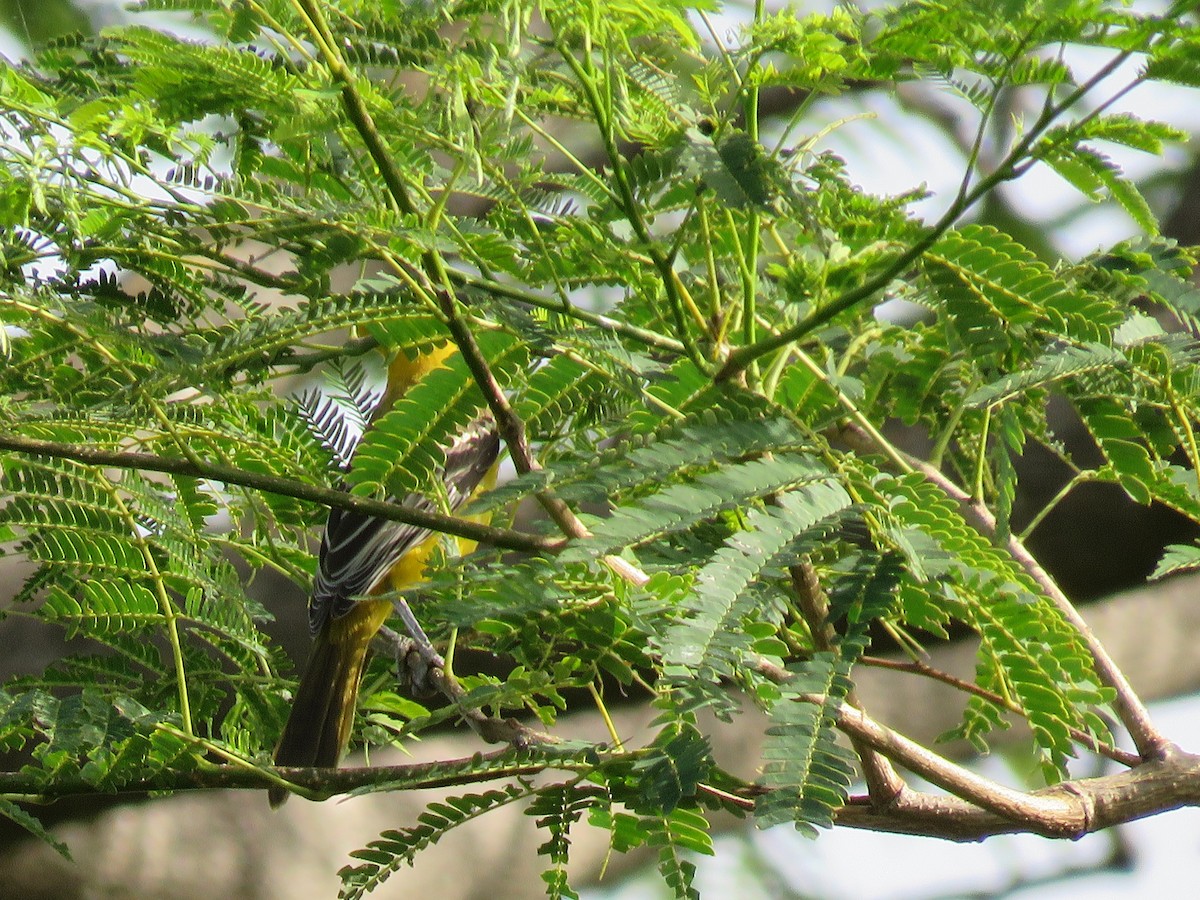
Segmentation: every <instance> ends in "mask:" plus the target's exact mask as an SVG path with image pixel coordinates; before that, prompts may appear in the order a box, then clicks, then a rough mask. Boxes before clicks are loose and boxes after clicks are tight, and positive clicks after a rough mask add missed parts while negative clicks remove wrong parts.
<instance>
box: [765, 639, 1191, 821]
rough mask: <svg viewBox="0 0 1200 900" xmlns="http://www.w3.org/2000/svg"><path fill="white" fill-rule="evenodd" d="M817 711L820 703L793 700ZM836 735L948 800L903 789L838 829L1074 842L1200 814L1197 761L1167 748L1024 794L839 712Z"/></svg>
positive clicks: (783, 674) (856, 807) (780, 673)
mask: <svg viewBox="0 0 1200 900" xmlns="http://www.w3.org/2000/svg"><path fill="white" fill-rule="evenodd" d="M755 668H756V669H757V670H758V671H759V672H760V673H761V674H763V675H765V676H766V677H768V678H770V679H771V680H773V681H777V682H781V683H782V682H786V681H788V680H790V679H791V678H792V677H793V676H792V674H791V673H790V672H788V671H787V670H786V669H783V668H781V667H779V666H777V665H775V664H774V663H772V662H769V661H767V660H765V659H760V660H759V661H758V662H757V664H756V666H755ZM801 700H803V701H804V702H809V703H815V704H822V703H823V702H824V698H823V697H820V696H816V695H814V696H811V697H809V696H804V697H801ZM836 725H837V728H838V729H839V730H840V731H842V732H843V733H844V734H846V735H847V736H849V737H851V738H854V739H857V740H859V741H862V742H863V743H865V744H867V745H869V746H870V747H872V748H873V749H875V750H876V751H878V752H879V753H881V754H883V755H884V756H886V757H887V758H888V759H891V760H892V761H894V762H896V763H899V764H900V765H902V766H904V767H905V768H907V769H909V770H910V771H912V772H914V773H915V774H917V775H920V776H921V777H922V778H924V779H925V780H927V781H929V782H932V783H933V784H935V785H937V786H938V787H940V788H943V789H944V790H946V791H948V792H950V793H951V794H952V795H953V796H950V797H943V796H938V795H933V794H928V793H923V792H920V791H914V790H912V789H910V788H907V787H906V788H905V789H904V790H902V791H901V792H900V793H899V794H897V795H896V797H895V798H894V799H893V800H892V802H891V803H890V804H889V805H888V806H887V807H880V806H879V805H878V804H877V803H875V801H874V798H871V799H870V800H868V801H864V802H861V803H852V804H851V805H849V806H847V807H845V808H844V809H842V810H841V811H839V813H838V816H837V822H838V824H842V825H849V826H851V827H856V828H870V829H873V830H876V831H896V832H901V833H905V834H917V835H925V836H928V837H943V838H948V839H951V840H980V839H982V838H984V837H988V836H990V835H993V834H1002V833H1015V832H1032V833H1034V834H1040V835H1043V836H1045V837H1056V838H1077V837H1080V836H1082V835H1084V834H1088V833H1090V832H1093V831H1099V830H1101V829H1104V828H1110V827H1112V826H1113V825H1119V824H1121V823H1122V822H1129V821H1132V820H1133V819H1139V818H1143V817H1145V816H1149V815H1154V814H1156V813H1160V812H1166V811H1168V810H1172V809H1178V808H1180V807H1183V806H1200V756H1197V755H1195V754H1190V753H1184V752H1182V751H1180V750H1179V749H1178V748H1176V747H1174V746H1168V747H1167V748H1165V749H1164V751H1163V752H1162V753H1161V754H1160V755H1159V757H1158V758H1157V759H1155V760H1153V761H1150V762H1144V763H1142V764H1141V765H1139V766H1137V767H1136V768H1133V769H1129V770H1127V771H1123V772H1119V773H1117V774H1115V775H1106V776H1101V777H1098V778H1085V779H1079V780H1076V781H1067V782H1063V783H1062V784H1059V785H1055V786H1054V787H1051V788H1046V789H1044V790H1040V791H1034V792H1032V793H1025V792H1022V791H1018V790H1014V789H1012V788H1008V787H1004V786H1003V785H1000V784H997V783H995V782H993V781H990V780H989V779H986V778H983V777H982V776H980V775H976V774H975V773H974V772H971V771H970V770H968V769H965V768H963V767H962V766H959V765H956V764H954V763H952V762H950V761H949V760H947V759H945V758H944V757H941V756H939V755H938V754H936V753H934V752H933V751H931V750H929V749H928V748H926V747H923V746H922V745H920V744H918V743H916V742H915V741H912V740H910V739H908V738H906V737H904V736H903V735H901V734H899V733H897V732H895V731H892V730H891V729H889V728H886V727H885V726H883V725H880V724H879V723H878V722H875V721H874V720H872V719H871V718H870V717H869V716H867V715H866V714H864V713H863V712H861V711H860V710H856V709H852V708H851V707H849V706H848V705H843V706H842V707H841V709H839V710H838V713H837V718H836Z"/></svg>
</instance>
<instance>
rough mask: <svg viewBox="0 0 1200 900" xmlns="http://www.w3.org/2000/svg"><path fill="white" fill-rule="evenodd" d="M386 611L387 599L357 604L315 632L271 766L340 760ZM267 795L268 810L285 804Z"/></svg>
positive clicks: (273, 792) (279, 795) (278, 794)
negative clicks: (367, 664) (375, 639)
mask: <svg viewBox="0 0 1200 900" xmlns="http://www.w3.org/2000/svg"><path fill="white" fill-rule="evenodd" d="M390 611H391V603H390V602H389V601H387V600H362V601H359V602H358V603H356V604H355V605H354V607H353V609H351V610H350V612H348V613H347V614H346V615H344V616H342V617H341V618H339V619H333V620H331V621H327V622H326V623H325V624H324V626H323V627H322V628H321V630H320V631H319V632H318V633H317V637H316V640H315V641H314V642H313V647H312V653H311V655H310V656H309V658H308V665H307V666H306V667H305V669H304V674H303V675H302V676H301V677H300V684H299V686H298V687H297V688H296V697H295V699H294V700H293V701H292V711H291V713H290V714H289V715H288V720H287V724H286V725H285V726H284V728H283V736H282V737H280V739H279V744H278V746H276V748H275V765H277V766H320V767H331V766H336V765H337V764H338V762H339V761H340V760H341V757H342V754H343V753H344V752H345V750H346V745H347V743H349V741H350V727H351V725H352V724H353V723H354V707H355V703H356V701H357V699H358V684H359V682H360V681H361V680H362V675H363V668H364V666H365V664H366V660H367V650H368V648H369V646H370V643H371V638H372V637H373V636H374V635H375V633H376V632H378V631H379V627H380V626H381V625H382V624H383V622H384V620H385V619H387V617H388V613H389V612H390ZM267 796H268V799H269V800H270V802H271V807H272V808H273V809H274V808H277V807H279V806H280V805H282V804H283V802H284V801H285V800H287V797H288V792H287V790H285V789H284V788H280V787H273V788H271V789H270V791H269V792H268V794H267Z"/></svg>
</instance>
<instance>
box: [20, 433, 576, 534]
mask: <svg viewBox="0 0 1200 900" xmlns="http://www.w3.org/2000/svg"><path fill="white" fill-rule="evenodd" d="M0 450H12V451H16V452H18V453H29V454H33V455H37V456H52V457H55V458H57V459H71V460H75V461H76V462H81V463H85V464H87V465H93V466H108V467H111V468H114V469H135V470H138V471H143V472H163V473H166V474H168V475H185V476H188V477H191V478H206V479H209V480H211V481H219V482H222V483H224V484H236V485H240V486H242V487H248V488H253V489H255V490H259V491H266V492H268V493H271V494H278V495H280V496H282V497H295V498H296V499H297V500H308V501H311V502H313V503H320V504H323V505H325V506H330V507H336V508H338V509H346V510H350V511H352V512H357V513H361V514H363V515H368V516H374V517H376V518H379V519H390V520H392V521H395V522H403V523H404V524H406V525H416V526H417V527H419V528H427V529H429V530H430V531H437V532H440V533H442V534H452V535H454V536H456V537H462V538H467V539H469V540H472V541H477V542H479V543H481V544H488V545H490V546H493V547H502V548H503V549H505V550H518V551H522V552H525V553H540V552H543V551H546V550H554V549H556V548H557V547H558V546H559V545H560V544H561V542H560V541H552V540H548V539H546V538H544V537H539V536H536V535H532V534H524V533H522V532H519V531H511V530H509V529H506V528H494V527H492V526H491V525H483V524H480V523H479V522H473V521H471V520H469V519H461V518H458V517H456V516H445V515H442V514H440V513H435V512H429V511H427V510H423V509H415V508H413V507H410V506H401V505H400V504H398V503H386V502H384V501H382V500H373V499H371V498H369V497H356V496H354V495H353V494H350V493H347V492H346V491H337V490H334V489H333V488H326V487H318V486H316V485H311V484H306V483H304V482H303V481H296V480H295V479H293V478H283V477H281V476H279V475H267V474H264V473H262V472H251V471H248V470H246V469H239V468H237V467H236V466H229V465H225V464H223V463H213V462H205V461H203V460H199V461H195V462H193V461H191V460H187V459H181V458H179V457H172V456H157V455H156V454H153V453H137V452H132V451H118V450H101V449H100V448H98V447H89V446H86V445H83V444H66V443H60V442H58V441H44V440H40V439H38V438H30V437H25V436H23V435H19V434H11V433H8V432H0Z"/></svg>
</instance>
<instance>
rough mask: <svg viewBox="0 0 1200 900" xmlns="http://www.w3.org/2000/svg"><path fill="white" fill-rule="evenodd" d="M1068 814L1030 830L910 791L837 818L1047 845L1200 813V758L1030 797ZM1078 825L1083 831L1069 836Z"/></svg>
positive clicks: (1163, 762) (1184, 757)
mask: <svg viewBox="0 0 1200 900" xmlns="http://www.w3.org/2000/svg"><path fill="white" fill-rule="evenodd" d="M1028 796H1030V797H1033V798H1036V799H1037V800H1038V801H1040V802H1048V803H1049V804H1051V805H1052V806H1057V807H1060V808H1062V809H1063V810H1064V815H1063V816H1062V819H1061V820H1060V821H1058V822H1054V823H1053V824H1054V825H1055V827H1054V828H1053V829H1052V830H1041V829H1038V828H1029V827H1027V826H1026V825H1024V824H1021V823H1017V822H1014V821H1013V820H1011V819H1009V818H1006V817H1004V816H1000V815H997V814H996V813H994V812H990V811H988V810H985V809H980V808H979V807H977V806H973V805H971V804H970V803H967V802H966V801H964V800H960V799H959V798H958V797H945V796H938V795H936V794H928V793H922V792H920V791H911V790H906V791H905V792H904V793H903V794H901V795H900V796H899V797H897V798H896V801H895V802H894V803H893V804H892V805H891V807H889V808H888V809H887V810H884V811H879V810H877V809H876V808H874V807H873V806H872V805H871V804H870V802H867V801H866V800H865V799H864V801H863V802H861V803H852V804H850V805H849V806H847V807H845V808H844V809H842V810H840V811H839V812H838V815H837V824H839V825H846V826H849V827H851V828H867V829H870V830H872V831H891V832H896V833H898V834H913V835H920V836H923V837H937V838H944V839H946V840H952V841H980V840H983V839H984V838H986V837H991V836H993V835H997V834H1014V833H1020V832H1026V831H1033V832H1035V833H1037V834H1042V835H1044V836H1046V837H1070V838H1074V837H1079V836H1080V835H1082V834H1087V833H1091V832H1096V831H1102V830H1104V829H1106V828H1112V827H1113V826H1114V825H1121V824H1124V823H1125V822H1132V821H1134V820H1135V819H1141V818H1145V817H1146V816H1152V815H1155V814H1157V813H1163V812H1168V811H1170V810H1173V809H1179V808H1181V807H1184V806H1200V756H1196V755H1194V754H1190V753H1180V752H1177V751H1176V752H1173V753H1168V754H1167V755H1166V756H1165V757H1164V758H1162V759H1157V760H1154V761H1153V762H1148V763H1144V764H1142V765H1140V766H1138V767H1137V768H1136V769H1130V770H1128V771H1125V772H1118V773H1116V774H1114V775H1105V776H1102V777H1099V778H1086V779H1081V780H1079V781H1065V782H1063V783H1062V784H1058V785H1055V786H1054V787H1052V788H1046V789H1045V790H1041V791H1035V792H1034V793H1033V794H1030V795H1028ZM1073 823H1077V824H1078V827H1079V831H1077V832H1071V830H1070V827H1071V826H1072V824H1073Z"/></svg>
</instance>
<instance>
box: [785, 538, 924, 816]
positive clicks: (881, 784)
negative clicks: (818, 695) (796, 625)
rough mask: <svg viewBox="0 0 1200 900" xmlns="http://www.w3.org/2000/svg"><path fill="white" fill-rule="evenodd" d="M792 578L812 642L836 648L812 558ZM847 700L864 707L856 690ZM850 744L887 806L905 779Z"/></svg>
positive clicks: (863, 747)
mask: <svg viewBox="0 0 1200 900" xmlns="http://www.w3.org/2000/svg"><path fill="white" fill-rule="evenodd" d="M789 572H790V574H791V578H792V593H793V594H795V596H796V601H797V603H798V604H799V606H800V614H801V615H802V616H803V617H804V620H805V622H806V623H807V625H808V630H809V632H810V633H811V634H812V638H813V645H814V646H815V647H816V648H817V649H818V650H833V649H834V645H835V642H836V640H837V632H835V631H834V628H833V623H832V622H830V621H829V598H828V597H827V596H826V595H825V591H824V590H823V589H822V588H821V583H820V580H819V579H818V578H817V571H816V569H814V568H813V564H812V562H811V561H810V560H808V559H807V558H805V559H804V560H803V561H802V562H800V563H797V564H796V565H794V566H792V567H791V568H790V569H789ZM846 703H847V705H849V706H850V707H852V708H854V709H860V710H861V709H862V704H861V703H860V702H859V700H858V695H857V693H856V692H855V691H854V690H853V689H852V690H850V692H849V693H847V695H846ZM850 743H851V745H852V746H853V747H854V752H855V753H856V754H858V759H859V762H861V763H862V772H863V778H864V779H865V780H866V782H867V791H868V792H869V793H870V795H871V802H872V803H874V804H875V805H876V806H879V807H884V808H886V807H887V806H888V805H889V804H890V803H891V802H892V800H894V799H895V798H896V797H898V796H899V795H900V794H901V792H902V791H903V790H904V789H905V784H904V779H902V778H901V777H900V776H899V775H898V774H896V770H895V769H894V768H892V764H891V763H890V762H889V761H888V760H887V759H886V758H885V757H882V756H880V755H879V754H878V753H876V752H875V751H874V750H873V749H871V747H870V746H869V745H868V744H866V743H864V742H863V741H860V740H859V739H858V738H855V737H851V738H850Z"/></svg>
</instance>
